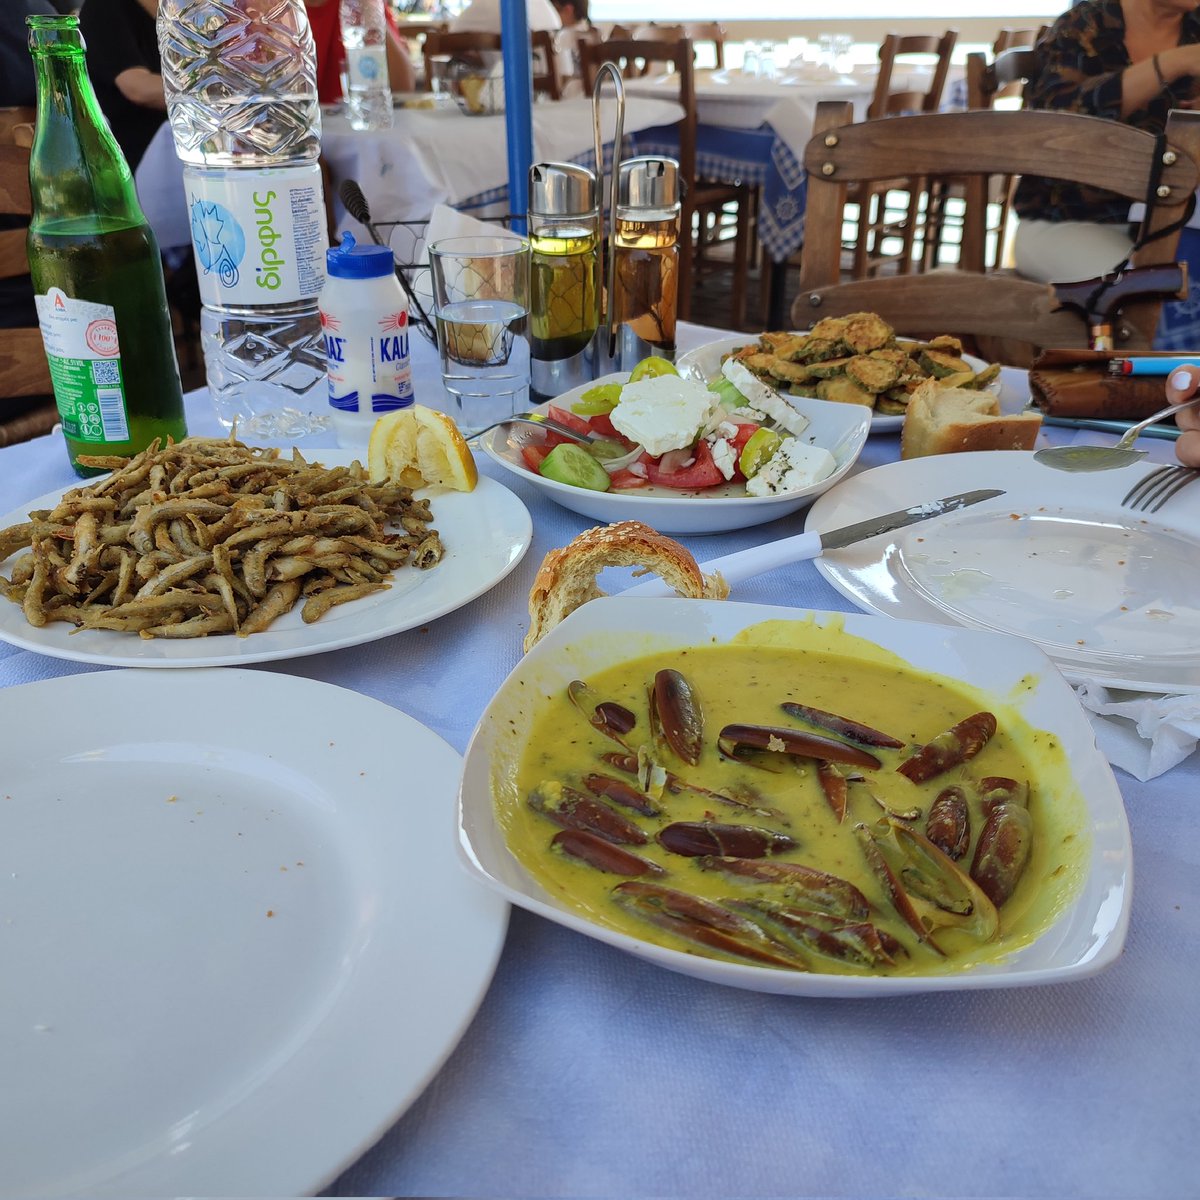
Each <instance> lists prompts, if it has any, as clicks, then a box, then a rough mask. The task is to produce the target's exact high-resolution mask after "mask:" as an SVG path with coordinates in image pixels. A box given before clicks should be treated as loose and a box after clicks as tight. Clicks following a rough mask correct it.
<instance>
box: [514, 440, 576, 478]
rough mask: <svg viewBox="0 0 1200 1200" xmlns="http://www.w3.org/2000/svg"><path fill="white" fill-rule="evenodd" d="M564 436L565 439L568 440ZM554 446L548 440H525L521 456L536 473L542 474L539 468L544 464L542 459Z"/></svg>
mask: <svg viewBox="0 0 1200 1200" xmlns="http://www.w3.org/2000/svg"><path fill="white" fill-rule="evenodd" d="M566 440H567V439H566V438H563V441H566ZM552 449H553V447H552V446H551V445H550V444H549V443H548V442H525V443H524V444H523V445H522V446H521V457H522V458H523V459H524V460H525V465H526V466H527V467H528V468H529V469H530V470H531V471H532V472H533V473H534V474H535V475H537V474H540V472H539V469H538V468H540V467H541V465H542V459H543V458H545V457H546V455H547V454H549V453H550V451H551V450H552Z"/></svg>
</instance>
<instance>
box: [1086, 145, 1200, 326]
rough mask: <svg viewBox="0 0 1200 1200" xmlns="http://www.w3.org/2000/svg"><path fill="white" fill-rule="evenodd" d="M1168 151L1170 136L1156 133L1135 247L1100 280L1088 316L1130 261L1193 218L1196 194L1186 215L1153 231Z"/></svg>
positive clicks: (1188, 205)
mask: <svg viewBox="0 0 1200 1200" xmlns="http://www.w3.org/2000/svg"><path fill="white" fill-rule="evenodd" d="M1166 150H1167V135H1166V134H1165V133H1159V134H1156V135H1155V138H1154V154H1153V157H1152V158H1151V160H1150V178H1149V180H1148V181H1147V183H1146V196H1145V201H1144V203H1145V209H1146V211H1145V213H1144V214H1143V216H1142V223H1141V224H1140V225H1139V226H1138V234H1137V237H1136V238H1134V240H1133V245H1132V246H1130V248H1129V253H1128V254H1127V255H1125V257H1124V258H1123V259H1121V261H1120V262H1119V263H1117V265H1116V267H1114V268H1113V270H1112V271H1110V272H1109V273H1108V274H1107V275H1104V276H1103V277H1102V278H1101V280H1100V283H1099V285H1098V286H1097V288H1096V290H1095V291H1094V292H1093V293H1092V294H1091V295H1090V296H1089V297H1088V299H1087V305H1086V307H1085V309H1084V311H1085V312H1087V313H1088V314H1091V313H1094V312H1095V311H1096V310H1097V308H1098V307H1099V304H1100V301H1101V300H1102V299H1103V297H1104V293H1105V292H1107V291H1108V289H1109V288H1110V287H1112V285H1113V284H1114V283H1116V282H1117V280H1118V279H1120V278H1121V276H1122V275H1124V274H1125V272H1126V271H1127V270H1128V269H1129V263H1130V261H1131V260H1132V258H1133V256H1134V255H1135V254H1136V253H1137V252H1138V251H1139V250H1141V249H1142V248H1143V247H1144V246H1148V245H1149V244H1150V243H1151V242H1157V241H1158V240H1159V239H1160V238H1165V237H1169V236H1170V235H1171V234H1173V233H1176V232H1178V231H1179V230H1180V229H1182V228H1183V227H1184V226H1185V225H1186V224H1187V223H1188V222H1189V221H1190V220H1191V219H1192V213H1193V212H1195V210H1196V193H1195V192H1193V193H1192V194H1191V195H1190V196H1189V197H1188V201H1187V204H1185V205H1184V209H1183V213H1182V215H1181V216H1180V217H1179V218H1178V219H1177V220H1174V221H1172V222H1171V223H1170V224H1169V225H1164V226H1163V227H1162V228H1161V229H1156V230H1155V231H1154V232H1153V233H1151V232H1150V222H1151V219H1152V217H1153V216H1154V205H1155V203H1156V202H1157V201H1158V186H1159V184H1160V183H1161V182H1162V176H1163V169H1164V168H1165V167H1166V163H1165V162H1164V161H1163V157H1164V155H1165V153H1166Z"/></svg>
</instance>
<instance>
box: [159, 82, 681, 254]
mask: <svg viewBox="0 0 1200 1200" xmlns="http://www.w3.org/2000/svg"><path fill="white" fill-rule="evenodd" d="M430 102H431V97H429V96H428V95H425V96H422V97H421V103H422V104H429V103H430ZM614 113H615V108H614V106H613V104H612V102H611V101H610V100H605V101H604V103H603V105H602V109H601V132H602V135H604V136H605V137H607V138H609V139H611V131H612V130H613V128H614ZM681 115H682V110H681V109H680V107H679V105H678V104H676V103H673V102H672V101H671V100H669V99H667V98H665V97H652V98H649V99H633V98H631V99H630V100H629V102H628V103H627V105H626V111H625V132H626V134H632V133H634V132H636V131H637V130H639V129H644V128H646V127H647V126H652V125H663V124H666V123H667V122H670V121H676V120H678V119H679V117H680V116H681ZM533 145H534V154H535V157H536V158H537V160H539V161H554V162H562V161H566V162H585V163H590V162H591V160H592V159H594V157H595V151H594V133H593V124H592V103H591V100H589V99H584V98H576V99H571V100H558V101H547V102H544V103H539V104H535V105H534V106H533ZM610 149H611V147H610ZM321 153H322V157H323V158H324V159H325V161H326V162H327V163H328V165H329V169H330V172H331V174H332V176H333V182H334V195H332V196H330V197H328V198H327V199H328V200H329V202H330V203H331V204H332V207H333V212H334V215H335V217H336V219H337V221H338V226H339V228H343V227H344V228H347V229H350V231H351V232H353V233H354V234H355V236H356V237H358V238H359V239H360V240H364V241H365V240H367V235H366V233H365V232H364V231H363V230H362V229H361V228H360V227H359V225H358V223H357V222H355V221H351V220H349V219H348V218H347V216H346V212H345V209H344V207H343V206H342V203H341V200H340V199H339V198H338V196H337V194H336V188H337V185H338V184H339V183H341V182H342V181H343V180H346V179H353V180H355V181H356V182H357V183H358V184H359V186H360V187H361V188H362V191H363V195H364V196H366V198H367V202H368V204H369V205H370V206H371V216H372V219H373V220H374V222H376V223H378V224H391V223H399V222H421V221H427V220H428V219H429V216H430V214H431V213H432V212H433V209H434V207H435V205H438V204H448V205H451V206H452V207H454V208H458V209H461V210H463V211H465V212H470V213H473V214H474V215H476V216H481V217H496V216H506V215H507V214H508V213H509V212H511V211H514V210H513V209H512V207H511V206H510V202H509V198H508V160H507V158H506V154H505V129H504V116H503V114H499V115H496V116H468V115H467V114H465V113H463V112H461V111H460V110H459V109H458V107H457V106H456V105H454V104H449V105H446V104H442V105H440V106H438V107H410V106H406V105H404V104H400V105H398V106H397V107H396V109H395V113H394V124H393V126H392V128H391V129H389V130H383V131H378V132H364V131H360V130H354V129H351V128H350V122H349V119H348V118H347V116H346V115H345V113H344V112H342V111H341V108H340V106H337V107H333V108H330V109H328V110H326V111H325V112H324V113H323V114H322V118H321ZM137 187H138V195H139V197H140V198H141V201H142V207H143V209H144V210H145V212H146V217H147V219H148V220H149V221H150V224H151V227H152V228H153V229H154V232H155V236H156V237H157V238H158V240H159V244H160V245H161V246H163V247H164V248H166V247H175V246H184V245H188V244H189V242H190V233H189V229H188V215H187V206H186V203H185V199H184V192H183V175H182V168H181V166H180V163H179V160H178V158H177V157H176V155H175V148H174V145H173V143H172V140H171V130H170V126H169V125H167V124H164V125H163V126H162V127H161V128H160V129H159V131H158V134H157V135H156V136H155V138H154V140H153V141H152V142H151V143H150V146H149V148H148V149H147V151H146V154H145V156H144V157H143V158H142V161H141V162H140V163H139V165H138V171H137ZM525 200H526V198H525V197H524V196H522V197H520V203H519V210H518V211H520V212H524V210H525Z"/></svg>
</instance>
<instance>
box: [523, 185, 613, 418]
mask: <svg viewBox="0 0 1200 1200" xmlns="http://www.w3.org/2000/svg"><path fill="white" fill-rule="evenodd" d="M529 250H530V306H529V328H530V343H531V365H530V385H531V387H530V390H531V393H532V395H531V399H532V400H533V401H534V402H535V403H541V402H542V401H544V400H551V399H553V398H554V397H555V396H559V395H561V394H562V393H563V392H565V391H568V390H569V389H571V388H573V387H577V386H578V385H579V384H581V383H587V382H589V381H590V380H591V379H592V378H593V376H594V368H593V355H592V343H593V339H594V337H595V334H596V327H597V325H598V324H599V322H600V204H599V187H598V184H597V181H596V176H595V175H594V174H593V173H592V172H591V171H589V170H588V169H587V168H586V167H580V166H575V165H574V164H572V163H554V162H550V163H535V164H534V165H533V166H532V167H531V168H530V169H529Z"/></svg>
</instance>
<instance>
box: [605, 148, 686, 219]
mask: <svg viewBox="0 0 1200 1200" xmlns="http://www.w3.org/2000/svg"><path fill="white" fill-rule="evenodd" d="M678 203H679V164H678V163H677V162H676V161H675V160H674V159H673V158H657V157H655V156H653V155H643V156H642V157H640V158H629V159H626V160H625V162H623V163H622V164H621V178H620V182H619V184H618V185H617V204H618V205H620V207H621V208H657V209H662V208H674V206H675V205H676V204H678Z"/></svg>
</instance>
